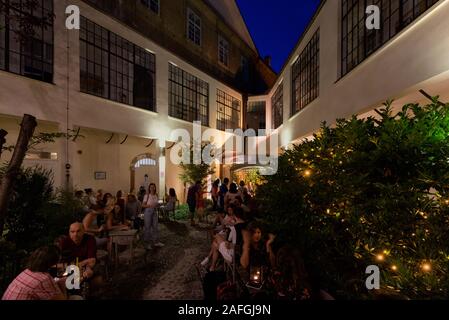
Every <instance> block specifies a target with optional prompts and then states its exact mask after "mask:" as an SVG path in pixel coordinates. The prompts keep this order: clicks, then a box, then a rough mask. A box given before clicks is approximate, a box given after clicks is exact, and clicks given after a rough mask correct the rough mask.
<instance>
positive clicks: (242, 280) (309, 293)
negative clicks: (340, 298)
mask: <svg viewBox="0 0 449 320" xmlns="http://www.w3.org/2000/svg"><path fill="white" fill-rule="evenodd" d="M198 187H199V185H197V188H198ZM192 188H194V187H192ZM211 195H212V199H213V208H212V211H214V212H215V213H216V214H215V221H214V223H213V227H212V228H211V230H210V232H211V235H212V241H211V246H210V251H209V252H208V254H207V256H206V257H205V258H204V260H203V261H201V262H200V263H199V268H200V269H202V271H203V272H202V273H205V276H204V277H203V287H204V292H205V296H206V299H209V300H215V299H219V300H220V299H221V300H226V299H231V300H232V299H239V298H254V299H258V298H265V299H285V300H308V299H332V297H330V296H328V295H326V293H325V292H324V291H321V290H319V289H317V284H316V282H315V281H310V279H309V276H308V273H307V272H306V270H305V266H304V262H303V261H302V257H301V254H300V252H299V251H298V250H295V249H294V248H292V247H289V246H286V245H282V244H281V243H279V241H278V243H276V236H275V235H274V234H272V233H270V232H267V231H268V230H269V229H270V226H267V225H265V224H263V223H261V222H260V219H258V218H259V217H258V214H257V211H258V204H257V203H256V202H255V201H254V199H253V195H252V194H251V192H250V191H249V190H248V188H247V187H246V185H245V182H243V181H241V182H240V183H239V184H237V183H235V182H232V183H231V182H230V180H229V179H228V178H225V179H224V180H223V182H222V183H220V180H217V181H215V182H214V184H213V186H212V189H211ZM192 199H193V197H192ZM193 207H194V203H192V205H191V209H192V210H191V211H192V212H193ZM229 270H231V271H232V275H231V274H230V273H229Z"/></svg>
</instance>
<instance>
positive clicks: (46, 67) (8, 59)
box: [0, 0, 55, 83]
mask: <svg viewBox="0 0 449 320" xmlns="http://www.w3.org/2000/svg"><path fill="white" fill-rule="evenodd" d="M10 1H11V0H6V2H5V4H4V5H5V6H6V10H8V12H9V11H10V10H11V11H14V12H15V13H18V14H20V15H29V16H31V17H35V15H34V14H33V12H31V13H28V12H25V11H24V10H23V8H17V7H14V6H10ZM20 4H21V2H20ZM46 5H50V7H47V6H46ZM38 9H39V14H40V16H42V17H47V16H48V14H51V15H52V14H54V9H55V7H54V2H53V1H52V0H50V1H48V0H40V1H39V6H38ZM1 21H2V22H3V23H4V27H3V28H2V30H1V31H0V32H1V33H2V35H3V36H2V40H3V41H2V43H0V53H1V54H2V58H1V59H0V62H1V65H0V70H2V71H5V72H9V73H13V74H16V75H20V76H23V77H26V78H29V79H33V80H37V81H41V82H46V83H53V81H54V73H55V68H54V63H55V54H54V51H55V37H54V21H53V20H52V19H49V21H48V22H47V23H45V27H44V25H42V27H40V28H38V29H37V30H35V35H34V37H33V38H29V39H21V40H22V41H19V39H13V37H15V32H14V26H13V24H12V23H11V21H9V20H8V19H6V14H5V15H2V19H1ZM0 27H1V26H0ZM36 47H37V48H38V49H39V50H38V51H39V53H40V55H36V54H35V53H36V52H35V49H36ZM27 49H30V50H27ZM13 56H15V57H16V59H13V58H12V57H13ZM14 61H16V62H17V63H13V62H14ZM35 67H36V69H34V68H35ZM27 68H28V71H27ZM36 70H37V71H39V74H40V76H37V73H36Z"/></svg>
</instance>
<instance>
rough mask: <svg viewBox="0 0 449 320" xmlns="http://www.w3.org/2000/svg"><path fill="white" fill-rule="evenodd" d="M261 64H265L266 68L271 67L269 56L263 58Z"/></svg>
mask: <svg viewBox="0 0 449 320" xmlns="http://www.w3.org/2000/svg"><path fill="white" fill-rule="evenodd" d="M263 62H265V64H266V65H267V66H269V67H271V56H265V58H264V59H263Z"/></svg>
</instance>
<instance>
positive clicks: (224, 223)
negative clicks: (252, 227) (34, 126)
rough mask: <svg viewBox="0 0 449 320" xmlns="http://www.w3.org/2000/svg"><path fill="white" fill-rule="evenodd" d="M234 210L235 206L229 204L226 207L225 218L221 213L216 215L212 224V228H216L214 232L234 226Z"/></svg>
mask: <svg viewBox="0 0 449 320" xmlns="http://www.w3.org/2000/svg"><path fill="white" fill-rule="evenodd" d="M235 209H236V206H235V205H233V204H231V205H229V206H228V208H227V210H226V212H227V214H226V216H224V215H223V214H222V213H219V214H217V216H216V218H215V222H214V226H216V228H215V231H217V232H220V231H222V230H223V229H225V228H226V227H229V226H233V225H234V224H235V220H236V218H235V215H234V211H235Z"/></svg>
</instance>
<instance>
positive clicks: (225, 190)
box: [219, 178, 229, 212]
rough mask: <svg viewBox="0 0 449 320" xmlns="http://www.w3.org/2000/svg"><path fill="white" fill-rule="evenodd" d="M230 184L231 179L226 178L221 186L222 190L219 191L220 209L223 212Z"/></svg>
mask: <svg viewBox="0 0 449 320" xmlns="http://www.w3.org/2000/svg"><path fill="white" fill-rule="evenodd" d="M228 184H229V179H228V178H224V180H223V183H222V185H221V186H220V192H219V200H220V211H221V212H225V202H224V199H225V196H226V194H227V193H228V191H229V189H228Z"/></svg>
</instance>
